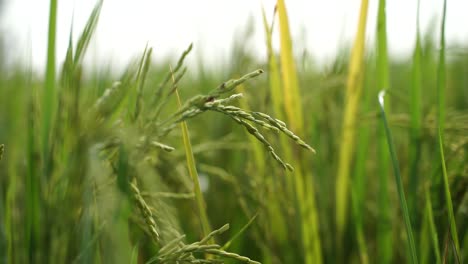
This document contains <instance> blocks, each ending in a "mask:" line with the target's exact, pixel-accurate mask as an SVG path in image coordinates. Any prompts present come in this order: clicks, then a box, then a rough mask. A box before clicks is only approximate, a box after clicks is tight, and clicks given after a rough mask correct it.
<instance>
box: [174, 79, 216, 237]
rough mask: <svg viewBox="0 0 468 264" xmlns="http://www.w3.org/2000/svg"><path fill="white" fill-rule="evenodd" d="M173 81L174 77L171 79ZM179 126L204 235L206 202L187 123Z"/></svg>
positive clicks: (178, 101) (205, 230)
mask: <svg viewBox="0 0 468 264" xmlns="http://www.w3.org/2000/svg"><path fill="white" fill-rule="evenodd" d="M171 71H172V70H171ZM173 82H175V79H173ZM175 95H176V98H177V103H178V105H179V108H181V107H182V102H181V100H180V96H179V93H178V92H177V89H176V90H175ZM180 126H181V129H182V137H183V140H184V147H185V155H186V159H187V166H188V170H189V174H190V177H191V178H192V182H193V191H194V193H195V200H196V202H197V208H198V216H199V217H200V222H201V228H202V234H203V235H204V236H206V235H208V234H209V233H210V230H211V227H210V222H209V220H208V215H207V214H206V203H205V200H204V198H203V193H202V191H201V187H200V181H199V176H198V172H197V168H196V165H195V157H194V155H193V151H192V144H191V143H190V136H189V132H188V127H187V124H186V123H185V122H181V123H180ZM210 243H211V244H213V243H214V240H210Z"/></svg>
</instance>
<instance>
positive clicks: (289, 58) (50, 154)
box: [0, 0, 468, 264]
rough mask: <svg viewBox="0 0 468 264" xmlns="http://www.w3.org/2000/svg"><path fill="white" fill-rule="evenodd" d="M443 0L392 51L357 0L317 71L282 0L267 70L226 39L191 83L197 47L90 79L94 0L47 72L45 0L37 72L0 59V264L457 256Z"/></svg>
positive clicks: (458, 92)
mask: <svg viewBox="0 0 468 264" xmlns="http://www.w3.org/2000/svg"><path fill="white" fill-rule="evenodd" d="M446 2H447V1H444V5H443V6H441V7H440V10H442V14H443V16H442V18H441V19H440V20H437V27H436V28H435V29H433V30H431V32H421V31H420V27H419V11H418V13H417V14H414V15H415V16H414V23H415V24H416V25H417V32H416V36H415V37H416V38H415V39H416V41H415V45H414V50H413V54H412V56H410V57H407V58H404V59H401V58H399V59H397V58H393V57H392V56H390V55H389V53H388V47H387V17H386V10H385V7H386V1H385V0H379V1H378V5H379V7H378V13H377V14H371V13H369V10H368V6H369V3H368V1H367V0H362V1H361V6H360V11H359V12H360V15H359V19H358V21H356V35H355V37H354V41H353V42H352V43H350V45H349V46H347V47H346V48H345V49H343V51H342V52H340V53H339V55H337V56H336V58H335V59H334V60H333V61H332V62H331V63H330V64H329V65H327V66H326V67H324V68H319V67H316V66H314V63H313V61H314V58H313V57H311V56H309V55H307V54H304V55H302V57H297V56H296V53H295V52H294V48H295V44H296V43H297V41H295V40H294V39H292V37H291V32H290V25H289V19H290V17H289V16H288V11H287V4H288V1H285V0H278V1H277V5H276V8H275V10H274V12H273V10H263V12H262V13H261V14H258V15H259V16H262V18H263V24H262V25H261V26H262V28H263V29H264V33H265V34H264V35H265V47H264V50H263V51H262V52H266V53H267V54H268V56H267V58H266V59H265V60H259V59H256V58H258V56H255V54H253V53H252V50H249V49H248V48H246V47H244V46H242V43H237V44H236V45H235V46H234V48H233V51H232V57H231V59H230V63H229V64H227V65H224V66H223V67H222V68H220V69H218V70H217V71H216V72H215V71H210V70H208V69H203V68H202V69H201V70H199V71H198V72H199V73H198V75H190V74H186V73H187V72H190V71H191V69H190V68H189V67H187V66H185V63H184V62H185V59H186V58H187V57H188V56H192V55H193V54H192V53H193V49H194V48H196V47H193V46H192V45H189V46H188V47H187V49H186V50H183V51H177V52H179V54H180V57H179V58H178V59H174V60H173V61H170V62H167V61H158V60H157V59H155V58H158V57H159V56H155V53H157V51H156V50H155V51H153V49H152V48H151V47H146V48H145V49H144V50H142V51H141V55H140V56H139V57H138V58H135V59H134V60H133V61H130V62H129V63H128V66H127V67H126V68H125V70H123V71H122V72H120V73H118V74H115V73H113V72H106V71H105V70H102V71H96V72H93V71H90V70H87V69H84V66H83V57H84V55H85V54H86V52H87V48H88V46H89V43H90V41H91V39H92V38H93V35H94V33H95V32H94V31H95V29H96V25H97V24H98V23H99V14H100V11H101V9H102V7H103V1H98V2H97V4H96V6H95V8H94V10H93V11H92V12H91V14H90V15H89V19H88V22H87V24H86V25H85V27H84V28H83V29H82V33H81V34H80V35H78V36H70V39H69V46H68V50H67V54H66V58H65V60H64V61H63V62H61V63H59V64H56V62H55V61H56V60H55V58H56V56H57V54H56V52H55V50H56V49H55V47H56V44H57V39H56V33H55V32H56V26H57V0H51V1H50V16H49V24H48V25H49V31H48V32H49V33H48V49H47V54H44V55H47V65H46V72H45V74H44V75H43V76H39V75H37V74H35V73H33V71H32V70H31V69H30V67H27V66H18V67H8V68H7V67H6V65H3V64H2V63H1V62H0V263H174V264H176V263H179V264H180V263H265V264H268V263H272V264H277V263H307V264H311V263H364V264H365V263H384V264H385V263H465V262H466V261H468V88H467V85H468V79H467V76H468V52H467V51H468V43H466V44H465V46H456V47H454V46H452V45H451V43H446V39H445V21H446V17H445V13H446V5H447V3H446ZM110 4H112V3H111V2H106V5H110ZM448 4H450V2H449V3H448ZM370 16H377V25H375V26H374V27H375V29H376V36H377V39H376V43H375V45H370V44H369V43H366V37H365V32H366V27H368V26H369V25H368V23H367V20H368V18H369V17H370ZM273 32H276V33H278V35H279V43H280V48H279V52H276V51H275V49H274V48H273V42H274V41H275V40H274V39H273ZM1 37H2V36H1V35H0V38H1ZM239 37H240V38H242V39H248V38H250V37H251V35H249V33H248V31H247V33H245V35H243V36H239ZM143 44H144V43H143ZM5 52H6V51H5V50H2V49H0V58H2V53H3V54H5ZM200 67H203V66H200ZM226 76H227V77H226Z"/></svg>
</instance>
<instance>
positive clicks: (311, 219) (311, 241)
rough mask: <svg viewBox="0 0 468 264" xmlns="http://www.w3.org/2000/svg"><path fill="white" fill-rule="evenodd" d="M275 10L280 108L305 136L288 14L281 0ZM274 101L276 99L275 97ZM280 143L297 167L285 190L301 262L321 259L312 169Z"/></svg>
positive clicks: (293, 127)
mask: <svg viewBox="0 0 468 264" xmlns="http://www.w3.org/2000/svg"><path fill="white" fill-rule="evenodd" d="M277 11H278V18H279V31H280V32H279V34H280V65H281V73H282V74H281V77H282V88H283V98H284V110H285V112H286V117H287V121H288V123H290V124H291V128H292V130H293V131H295V132H296V133H297V134H298V135H299V136H305V130H304V124H303V115H302V110H303V109H302V101H301V94H300V89H299V81H298V78H297V70H296V64H295V61H294V56H293V46H292V40H291V33H290V30H289V18H288V13H287V10H286V5H285V1H284V0H278V2H277ZM272 57H273V56H270V58H272ZM272 63H274V61H270V65H271V64H272ZM272 78H276V77H272ZM272 81H273V84H275V83H276V82H277V79H272ZM272 89H277V87H272ZM273 92H274V93H277V91H276V90H273ZM277 101H279V99H278V100H277ZM277 103H279V102H277ZM282 147H283V150H284V152H285V155H286V157H287V158H288V159H292V160H293V161H294V163H293V165H294V167H296V168H297V169H296V171H295V172H294V175H291V176H290V178H291V180H290V181H289V185H290V186H289V192H290V194H293V195H294V196H295V200H296V203H297V208H299V211H298V212H299V216H300V230H301V233H302V246H303V248H302V250H303V254H304V257H305V263H322V261H323V258H322V245H321V239H320V234H319V223H318V212H317V206H316V203H315V197H314V195H315V191H314V188H315V187H314V183H313V177H312V172H310V171H306V168H305V167H304V168H302V166H301V162H303V161H301V158H300V156H299V157H298V156H296V157H295V156H294V155H293V153H294V151H293V149H291V147H290V146H287V144H286V143H285V142H284V141H282ZM294 196H293V197H294Z"/></svg>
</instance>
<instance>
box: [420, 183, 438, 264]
mask: <svg viewBox="0 0 468 264" xmlns="http://www.w3.org/2000/svg"><path fill="white" fill-rule="evenodd" d="M424 196H425V203H426V205H425V209H424V219H423V224H422V227H421V232H420V239H419V241H420V248H421V249H420V259H421V263H428V262H429V259H428V255H429V251H430V249H429V246H428V245H427V244H428V243H429V239H428V238H427V237H428V235H430V236H431V239H430V242H432V248H433V251H434V255H435V263H436V264H440V263H442V260H441V256H440V249H439V237H438V235H437V229H436V226H435V223H434V214H433V210H432V203H431V196H430V192H429V186H428V187H426V188H424Z"/></svg>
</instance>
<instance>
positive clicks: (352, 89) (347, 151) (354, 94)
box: [335, 0, 369, 247]
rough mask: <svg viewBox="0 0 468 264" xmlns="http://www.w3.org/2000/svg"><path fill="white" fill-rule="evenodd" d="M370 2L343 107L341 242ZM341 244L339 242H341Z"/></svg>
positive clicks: (339, 188) (365, 5) (364, 5)
mask: <svg viewBox="0 0 468 264" xmlns="http://www.w3.org/2000/svg"><path fill="white" fill-rule="evenodd" d="M368 5H369V2H368V1H367V0H362V1H361V10H360V16H359V23H358V30H357V33H356V37H355V40H354V45H353V50H352V53H351V60H350V65H349V69H348V79H347V84H346V99H345V100H346V101H345V108H344V119H343V123H342V136H341V143H340V146H341V147H340V153H339V160H338V172H337V178H336V189H335V197H336V215H335V217H336V219H335V220H336V239H337V243H339V244H340V243H341V240H342V238H343V233H344V231H345V225H346V219H347V207H348V198H349V197H348V189H349V177H350V169H351V160H352V156H353V152H354V150H355V149H354V143H355V140H354V136H355V132H356V131H355V129H356V116H357V111H358V106H359V101H360V97H361V90H362V84H361V80H362V74H363V68H364V65H363V61H364V48H365V31H366V21H367V10H368ZM339 247H340V246H339Z"/></svg>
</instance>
